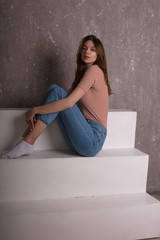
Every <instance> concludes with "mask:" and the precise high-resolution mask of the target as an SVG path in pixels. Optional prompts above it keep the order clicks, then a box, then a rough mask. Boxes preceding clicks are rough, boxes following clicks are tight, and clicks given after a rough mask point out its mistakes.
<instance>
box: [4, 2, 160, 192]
mask: <svg viewBox="0 0 160 240" xmlns="http://www.w3.org/2000/svg"><path fill="white" fill-rule="evenodd" d="M88 34H95V35H97V36H98V37H99V38H100V39H101V40H102V42H103V44H104V47H105V50H106V55H107V65H108V73H109V79H110V82H111V86H112V88H113V91H114V95H112V96H111V97H110V108H116V109H129V110H134V111H137V113H138V119H137V132H136V147H137V148H139V149H140V150H142V151H144V152H146V153H148V154H149V155H150V164H149V175H148V191H149V192H158V191H160V121H159V119H160V80H159V76H160V67H159V66H160V54H159V52H160V1H159V0H154V1H153V0H141V1H140V0H97V1H96V0H34V1H33V0H1V1H0V53H1V54H0V107H31V106H34V105H37V104H38V103H39V99H40V97H41V96H42V94H43V92H44V90H45V89H46V88H47V86H48V85H50V84H51V83H57V84H59V85H60V86H61V87H63V88H65V89H68V88H69V87H70V84H71V83H72V81H73V79H74V73H75V58H76V51H77V47H78V45H79V41H80V39H81V38H82V37H84V36H85V35H88Z"/></svg>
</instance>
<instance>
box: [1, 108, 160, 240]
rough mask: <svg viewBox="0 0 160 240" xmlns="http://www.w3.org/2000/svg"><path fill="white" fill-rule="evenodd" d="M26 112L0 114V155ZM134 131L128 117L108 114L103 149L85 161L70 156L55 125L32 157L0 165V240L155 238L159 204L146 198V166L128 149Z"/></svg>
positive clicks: (143, 156)
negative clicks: (106, 133)
mask: <svg viewBox="0 0 160 240" xmlns="http://www.w3.org/2000/svg"><path fill="white" fill-rule="evenodd" d="M25 111H26V109H1V110H0V132H1V137H0V138H1V140H2V141H0V152H1V151H3V150H5V149H7V148H8V147H9V146H11V144H12V143H13V142H14V141H15V140H16V139H18V137H19V136H20V134H21V133H22V131H24V129H25V127H26V126H25V122H24V121H23V119H24V112H25ZM135 129H136V113H135V112H130V111H124V110H117V111H115V110H112V111H110V112H109V115H108V136H107V138H106V141H105V143H104V146H103V149H102V151H101V152H100V153H99V154H98V155H97V156H96V157H89V158H88V157H81V156H77V155H75V153H73V152H71V150H69V148H68V146H67V145H66V144H65V143H64V140H63V138H62V136H61V134H60V131H59V129H58V127H57V122H54V123H53V124H52V125H51V126H50V127H49V128H48V129H47V131H45V132H44V134H43V135H42V136H41V137H40V139H39V140H38V141H37V143H36V150H37V151H35V152H34V153H33V154H32V155H31V156H23V157H21V158H19V159H0V240H1V239H2V240H28V239H29V240H33V239H34V240H35V239H39V240H44V239H45V240H66V239H67V240H80V239H83V240H99V239H100V240H136V239H142V238H151V237H158V236H160V202H159V201H158V200H155V199H154V198H153V197H151V196H149V195H148V194H147V193H146V182H147V170H148V160H149V159H148V155H146V154H144V153H142V152H141V151H139V150H137V149H135V148H134V141H135ZM53 136H55V138H53Z"/></svg>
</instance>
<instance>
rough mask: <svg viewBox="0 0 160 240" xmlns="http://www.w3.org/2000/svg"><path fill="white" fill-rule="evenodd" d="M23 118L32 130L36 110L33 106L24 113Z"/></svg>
mask: <svg viewBox="0 0 160 240" xmlns="http://www.w3.org/2000/svg"><path fill="white" fill-rule="evenodd" d="M25 120H26V122H27V123H28V124H29V127H30V130H31V131H32V130H33V128H34V124H35V122H36V112H35V109H34V108H31V109H29V110H28V111H27V112H26V113H25Z"/></svg>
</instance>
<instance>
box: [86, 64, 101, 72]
mask: <svg viewBox="0 0 160 240" xmlns="http://www.w3.org/2000/svg"><path fill="white" fill-rule="evenodd" d="M86 72H90V73H92V74H102V73H103V71H102V70H101V69H100V67H99V66H98V65H96V64H94V65H91V66H90V67H89V68H88V69H87V70H86Z"/></svg>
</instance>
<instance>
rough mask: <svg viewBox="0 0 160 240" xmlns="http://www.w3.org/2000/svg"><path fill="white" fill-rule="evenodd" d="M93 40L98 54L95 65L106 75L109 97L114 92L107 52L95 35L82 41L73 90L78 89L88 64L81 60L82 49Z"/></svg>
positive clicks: (78, 52)
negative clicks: (108, 71)
mask: <svg viewBox="0 0 160 240" xmlns="http://www.w3.org/2000/svg"><path fill="white" fill-rule="evenodd" d="M88 40H91V41H92V42H93V44H94V46H95V48H96V52H97V59H96V61H95V62H94V63H93V65H95V64H96V65H98V66H99V68H100V69H101V70H102V71H103V73H104V78H105V81H106V84H107V87H108V93H109V95H110V94H112V90H111V87H110V83H109V81H108V73H107V66H106V56H105V51H104V47H103V44H102V42H101V41H100V40H99V39H98V38H97V37H95V36H94V35H88V36H86V37H84V38H83V39H82V40H81V41H80V45H79V48H78V51H77V60H76V63H77V69H76V75H75V80H74V82H73V84H72V90H73V89H74V88H76V86H77V85H78V83H79V82H80V80H81V78H82V77H83V74H84V73H85V71H86V69H87V66H86V64H85V63H84V62H83V61H82V59H81V53H82V49H83V46H84V44H85V43H86V42H87V41H88Z"/></svg>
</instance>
